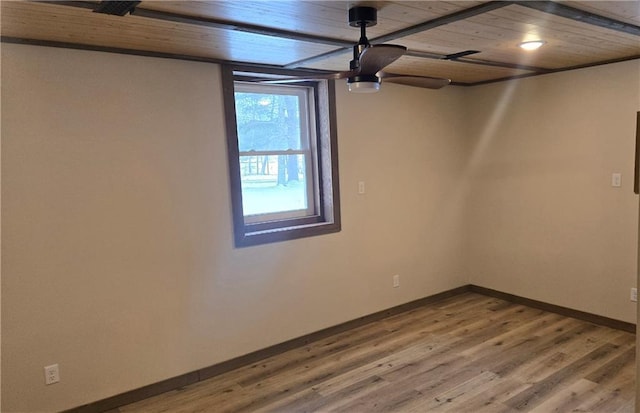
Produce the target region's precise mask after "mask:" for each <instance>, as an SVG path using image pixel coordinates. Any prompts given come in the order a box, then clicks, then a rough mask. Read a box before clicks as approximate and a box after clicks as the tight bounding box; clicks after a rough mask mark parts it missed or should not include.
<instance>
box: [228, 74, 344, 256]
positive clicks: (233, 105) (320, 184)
mask: <svg viewBox="0 0 640 413" xmlns="http://www.w3.org/2000/svg"><path fill="white" fill-rule="evenodd" d="M255 78H256V75H255V73H244V72H241V71H234V70H233V68H230V67H224V68H223V84H224V99H225V111H226V114H225V115H226V122H227V146H228V152H229V170H230V181H231V202H232V208H233V223H234V235H235V243H236V246H238V247H242V246H249V245H256V244H263V243H268V242H276V241H283V240H288V239H295V238H301V237H307V236H313V235H320V234H326V233H331V232H337V231H339V230H340V213H339V195H338V193H339V192H338V178H337V177H338V175H337V173H338V163H337V144H336V134H335V111H334V107H335V95H334V89H333V87H334V85H333V82H330V81H320V82H296V83H286V84H273V83H271V84H270V83H256V82H255V81H248V80H249V79H255Z"/></svg>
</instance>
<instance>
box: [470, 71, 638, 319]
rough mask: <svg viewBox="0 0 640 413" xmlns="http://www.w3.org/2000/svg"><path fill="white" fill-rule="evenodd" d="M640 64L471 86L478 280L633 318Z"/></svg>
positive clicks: (473, 264)
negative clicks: (615, 180) (618, 176)
mask: <svg viewBox="0 0 640 413" xmlns="http://www.w3.org/2000/svg"><path fill="white" fill-rule="evenodd" d="M639 73H640V64H639V62H638V61H637V60H636V61H631V62H626V63H619V64H614V65H608V66H601V67H594V68H590V69H583V70H575V71H571V72H564V73H558V74H555V75H547V76H540V77H536V78H529V79H524V80H520V81H512V82H507V83H500V84H494V85H487V86H482V87H475V88H472V89H471V90H470V91H469V94H468V103H469V106H468V110H469V118H468V120H469V122H470V125H471V126H472V128H473V133H472V134H470V138H471V139H472V140H471V142H472V143H471V148H470V151H471V157H470V162H469V163H468V175H469V176H470V181H469V182H470V183H471V185H470V191H469V198H468V200H467V212H466V214H465V217H466V222H467V228H468V229H469V231H468V235H469V236H468V238H467V249H466V254H465V255H466V257H467V261H466V263H467V271H466V273H467V274H468V275H469V277H470V281H471V282H472V283H473V284H478V285H481V286H483V287H488V288H494V289H497V290H501V291H506V292H509V293H511V294H516V295H519V296H523V297H527V298H532V299H536V300H541V301H545V302H549V303H553V304H557V305H561V306H566V307H570V308H574V309H578V310H582V311H587V312H590V313H595V314H601V315H604V316H607V317H611V318H615V319H620V320H624V321H629V322H635V303H632V302H630V300H629V292H630V288H631V287H635V286H636V268H637V262H636V254H637V245H638V242H637V237H638V224H637V222H638V221H637V220H638V216H637V215H638V214H637V208H638V197H637V196H636V195H634V194H633V159H634V146H635V123H636V112H637V111H639V110H640V76H639ZM613 172H620V173H622V187H621V188H613V187H612V186H611V174H612V173H613Z"/></svg>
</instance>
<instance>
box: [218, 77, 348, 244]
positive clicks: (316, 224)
mask: <svg viewBox="0 0 640 413" xmlns="http://www.w3.org/2000/svg"><path fill="white" fill-rule="evenodd" d="M241 69H242V68H241V67H234V66H231V65H222V66H221V72H222V73H221V77H222V96H223V101H224V108H225V124H226V125H225V130H226V134H227V153H228V166H229V181H230V192H231V212H232V219H233V230H234V240H235V246H236V247H246V246H252V245H260V244H267V243H272V242H279V241H286V240H293V239H299V238H304V237H310V236H315V235H324V234H330V233H334V232H338V231H340V229H341V222H340V188H339V180H338V179H339V178H338V177H339V173H338V139H337V132H336V110H335V84H334V82H333V81H328V82H326V83H325V82H321V83H318V85H317V86H316V93H315V94H314V95H315V96H314V98H315V99H316V111H317V116H318V119H317V122H316V128H317V136H318V137H317V139H318V144H317V145H318V147H317V156H318V177H319V180H320V182H319V189H320V194H319V200H320V205H319V207H320V210H319V214H318V215H314V216H309V217H304V218H294V219H289V220H280V221H271V222H262V223H257V224H245V220H244V213H243V209H242V189H241V181H240V162H239V156H240V151H239V148H238V135H237V130H236V107H235V96H234V80H237V79H236V78H235V77H234V70H241ZM278 72H279V73H276V74H281V75H283V76H286V75H288V74H289V75H290V74H291V72H288V71H286V70H283V71H278ZM323 96H326V98H324V97H323ZM327 144H328V145H327Z"/></svg>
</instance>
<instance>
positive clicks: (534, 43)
mask: <svg viewBox="0 0 640 413" xmlns="http://www.w3.org/2000/svg"><path fill="white" fill-rule="evenodd" d="M546 43H547V42H545V41H544V40H530V41H527V42H522V43H520V44H519V45H518V47H520V48H521V49H524V50H538V49H539V48H541V47H542V46H544V45H545V44H546Z"/></svg>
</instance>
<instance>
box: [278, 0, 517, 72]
mask: <svg viewBox="0 0 640 413" xmlns="http://www.w3.org/2000/svg"><path fill="white" fill-rule="evenodd" d="M513 3H514V2H513V1H490V2H488V3H483V4H479V5H477V6H473V7H470V8H468V9H464V10H460V11H457V12H453V13H451V14H447V15H446V16H442V17H437V18H435V19H431V20H428V21H426V22H422V23H418V24H415V25H413V26H409V27H407V28H404V29H400V30H396V31H395V32H392V33H388V34H385V35H383V36H378V37H375V38H373V39H371V40H370V41H371V43H386V42H389V41H392V40H396V39H399V38H401V37H406V36H409V35H412V34H415V33H421V32H423V31H425V30H430V29H433V28H436V27H439V26H443V25H445V24H450V23H454V22H457V21H460V20H465V19H468V18H469V17H473V16H476V15H478V14H482V13H486V12H488V11H492V10H496V9H499V8H502V7H505V6H508V5H511V4H513ZM351 46H353V43H352V44H350V46H349V48H350V47H351ZM347 49H348V48H342V49H337V50H334V51H332V52H328V53H323V54H322V55H318V56H314V57H310V58H308V59H302V60H298V61H295V62H291V63H289V64H288V65H286V66H285V67H287V68H295V67H301V66H304V65H307V64H309V63H313V62H317V61H318V60H322V59H326V58H329V57H332V56H335V55H338V54H342V53H344V52H345V50H347Z"/></svg>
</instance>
